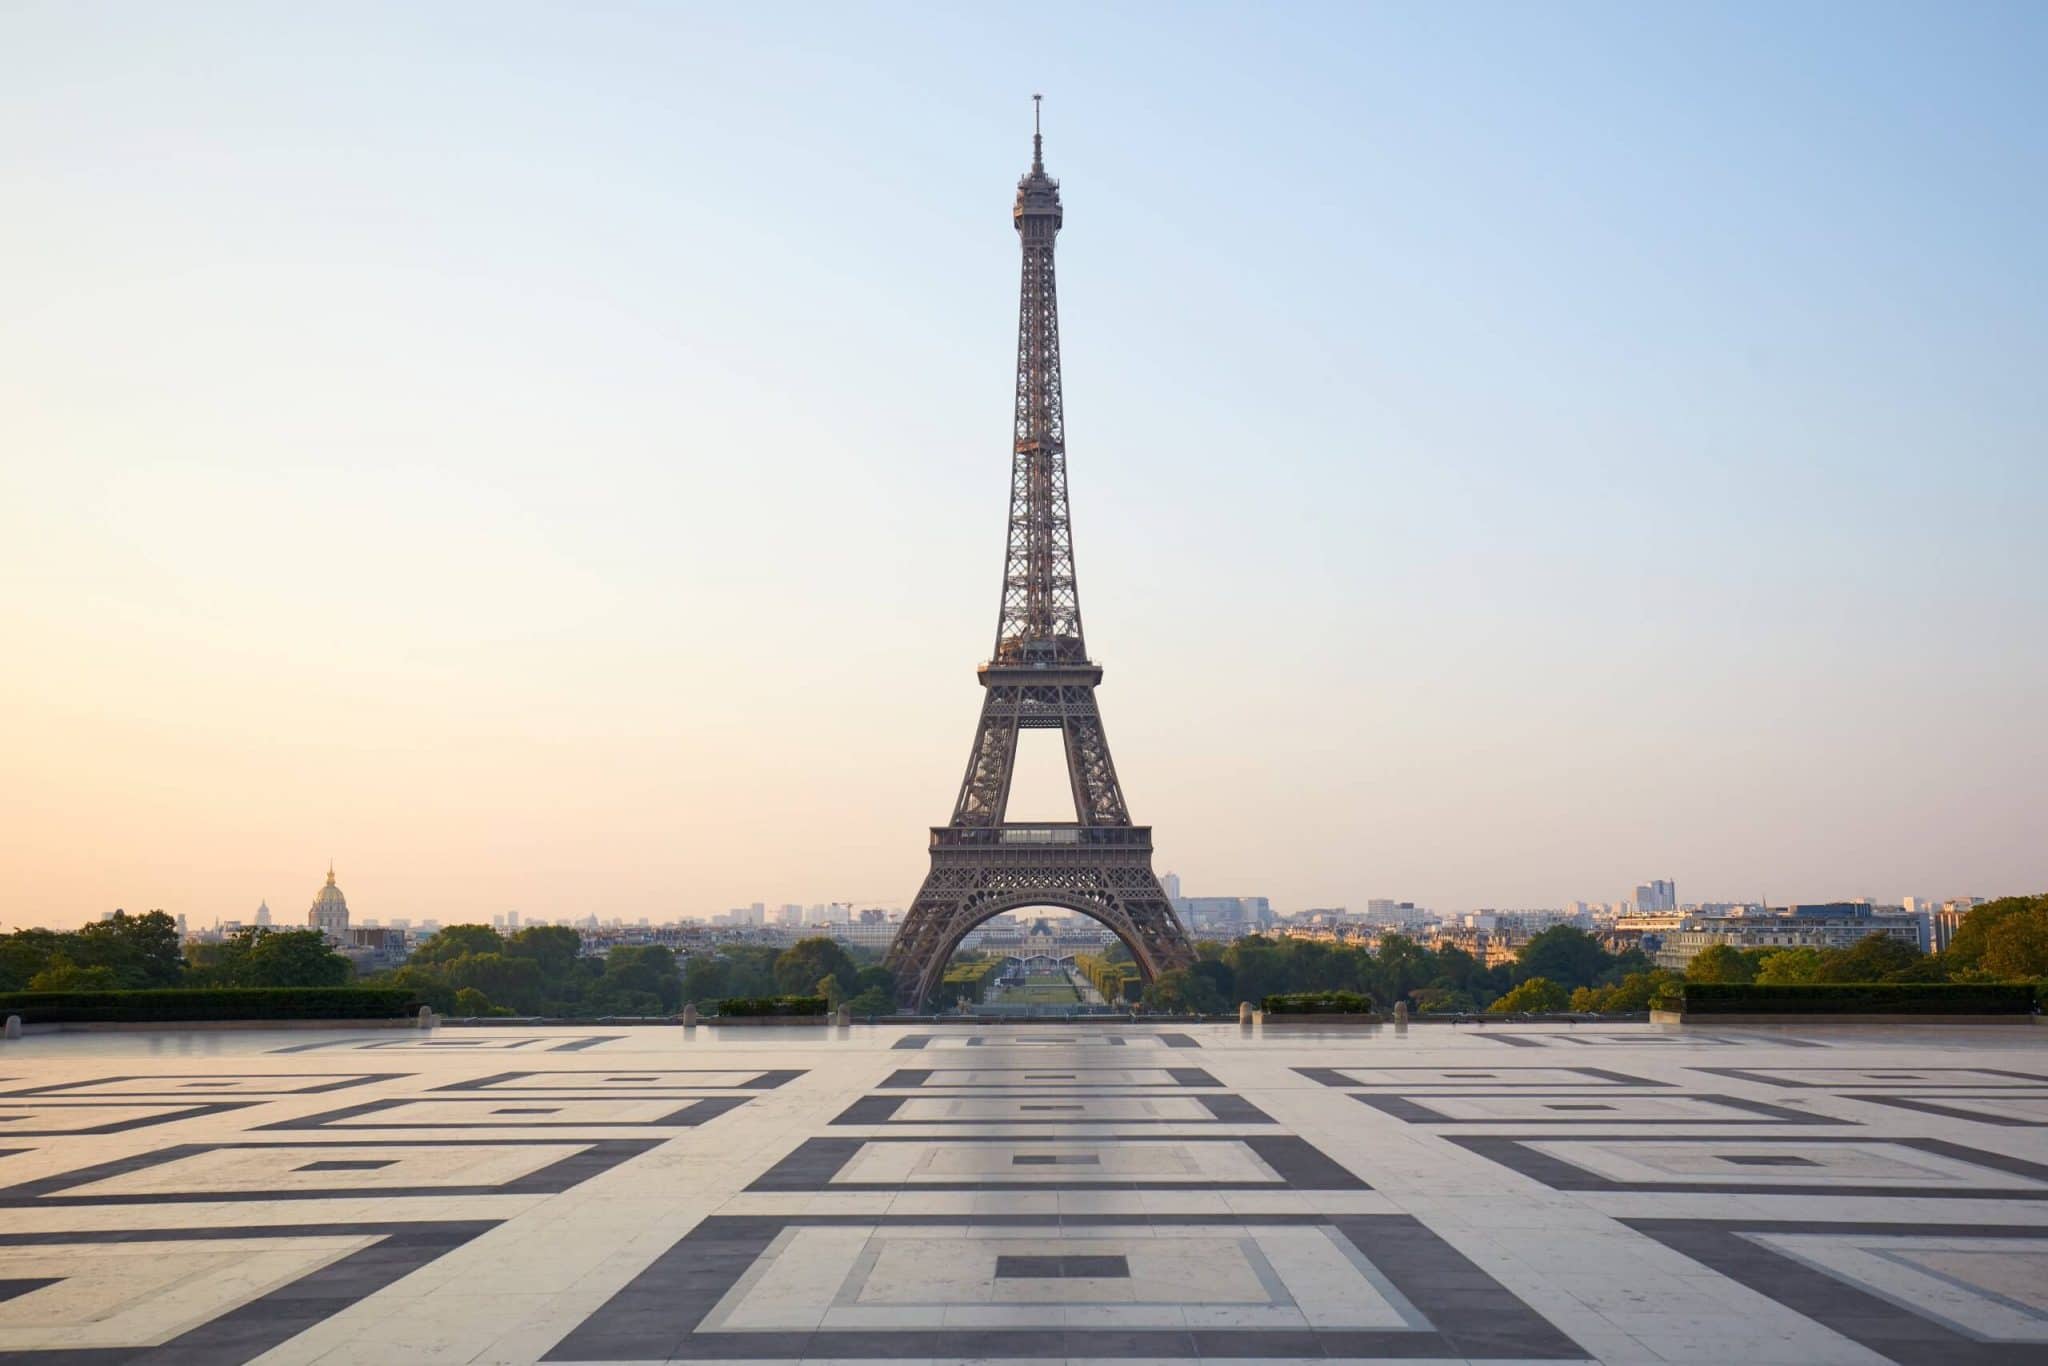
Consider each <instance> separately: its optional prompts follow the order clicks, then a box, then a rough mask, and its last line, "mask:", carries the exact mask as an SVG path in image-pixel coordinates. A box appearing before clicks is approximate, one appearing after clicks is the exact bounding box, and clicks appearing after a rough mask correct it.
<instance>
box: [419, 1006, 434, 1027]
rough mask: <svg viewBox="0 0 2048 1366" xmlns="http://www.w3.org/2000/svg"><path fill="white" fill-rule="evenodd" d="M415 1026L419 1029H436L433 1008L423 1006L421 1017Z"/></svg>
mask: <svg viewBox="0 0 2048 1366" xmlns="http://www.w3.org/2000/svg"><path fill="white" fill-rule="evenodd" d="M414 1025H415V1027H417V1028H419V1029H432V1028H433V1027H434V1008H433V1007H432V1006H421V1007H420V1013H419V1017H418V1018H417V1019H416V1020H415V1021H414Z"/></svg>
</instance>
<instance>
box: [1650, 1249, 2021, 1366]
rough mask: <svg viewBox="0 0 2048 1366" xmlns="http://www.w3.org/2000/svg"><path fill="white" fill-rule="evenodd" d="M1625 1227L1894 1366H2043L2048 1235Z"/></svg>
mask: <svg viewBox="0 0 2048 1366" xmlns="http://www.w3.org/2000/svg"><path fill="white" fill-rule="evenodd" d="M1627 1223H1628V1224H1629V1226H1630V1227H1631V1228H1634V1229H1635V1230H1637V1231H1638V1232H1641V1233H1644V1234H1646V1235H1648V1236H1649V1237H1651V1238H1654V1239H1656V1240H1657V1241H1658V1242H1660V1243H1662V1244H1664V1245H1665V1246H1666V1247H1669V1248H1672V1249H1674V1250H1676V1251H1678V1252H1681V1253H1684V1254H1685V1255H1686V1256H1688V1257H1691V1258H1692V1259H1693V1260H1694V1261H1696V1262H1698V1263H1700V1264H1701V1265H1702V1266H1705V1267H1708V1268H1711V1269H1712V1270H1714V1271H1716V1272H1718V1273H1720V1274H1721V1275H1723V1276H1726V1277H1728V1278H1729V1279H1731V1280H1734V1281H1737V1282H1739V1283H1741V1284H1743V1285H1746V1286H1748V1287H1749V1288H1750V1289H1752V1290H1754V1291H1756V1292H1757V1293H1759V1294H1761V1295H1765V1296H1768V1297H1769V1298H1771V1299H1773V1300H1776V1301H1777V1302H1778V1303H1780V1304H1783V1305H1785V1306H1787V1307H1788V1308H1791V1309H1793V1310H1796V1311H1797V1312H1799V1313H1801V1314H1804V1315H1806V1316H1807V1317H1809V1318H1811V1319H1813V1320H1815V1321H1816V1322H1819V1323H1822V1324H1825V1325H1827V1326H1828V1327H1829V1328H1832V1329H1833V1330H1834V1331H1835V1332H1837V1333H1840V1334H1841V1335H1842V1336H1843V1337H1846V1338H1849V1339H1851V1340H1853V1341H1855V1342H1859V1343H1861V1344H1863V1346H1865V1347H1867V1348H1869V1349H1870V1350H1871V1351H1873V1352H1876V1353H1878V1354H1879V1355H1880V1356H1883V1357H1885V1358H1887V1359H1889V1360H1891V1361H1895V1362H1899V1363H1902V1366H2023V1363H2024V1366H2037V1363H2039V1362H2040V1361H2042V1360H2043V1359H2044V1358H2048V1229H2043V1228H2040V1227H2036V1226H2023V1227H2003V1228H2001V1227H1998V1226H1995V1225H1989V1226H1987V1225H1974V1224H1973V1225H1962V1226H1953V1225H1939V1224H1935V1225H1921V1224H1871V1223H1849V1224H1844V1223H1793V1222H1768V1223H1766V1222H1755V1221H1745V1220H1742V1219H1734V1220H1722V1219H1697V1220H1695V1219H1631V1220H1628V1221H1627Z"/></svg>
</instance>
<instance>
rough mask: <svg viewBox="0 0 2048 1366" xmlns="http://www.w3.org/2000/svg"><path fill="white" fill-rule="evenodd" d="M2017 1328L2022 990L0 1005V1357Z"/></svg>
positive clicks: (599, 1358) (518, 1364) (1694, 1337)
mask: <svg viewBox="0 0 2048 1366" xmlns="http://www.w3.org/2000/svg"><path fill="white" fill-rule="evenodd" d="M1182 1359H1224V1360H1240V1361H1257V1362H1261V1363H1279V1362H1288V1361H1304V1360H1317V1361H1326V1360H1331V1359H1341V1360H1347V1361H1405V1362H1416V1361H1432V1362H1488V1363H1503V1362H1517V1361H1524V1362H1526V1361H1600V1362H1606V1363H1615V1364H1616V1366H1623V1364H1628V1366H1649V1364H1650V1363H1663V1362H1694V1363H1727V1362H1742V1363H1755V1364H1756V1366H1773V1364H1775V1363H1784V1364H1785V1366H1792V1364H1793V1363H1797V1364H1798V1366H1810V1364H1813V1363H1844V1364H1845V1366H1846V1364H1847V1363H1881V1362H1886V1361H1890V1362H1898V1363H1904V1364H1905V1366H1980V1364H1982V1366H1991V1364H1994V1363H1995V1364H1997V1366H2017V1364H2018V1363H2022V1362H2025V1363H2039V1362H2042V1361H2048V1033H2044V1032H2043V1031H2041V1030H2037V1029H2023V1028H1981V1029H1980V1028H1918V1029H1914V1028H1903V1027H1838V1028H1821V1027H1816V1028H1798V1029H1791V1028H1774V1029H1762V1028H1758V1029H1717V1030H1711V1031H1678V1030H1666V1029H1662V1028H1658V1027H1654V1026H1647V1025H1643V1026H1627V1025H1602V1026H1586V1027H1582V1028H1577V1029H1571V1028H1563V1027H1559V1026H1540V1027H1538V1026H1528V1027H1518V1026H1489V1027H1486V1028H1484V1029H1476V1028H1471V1027H1463V1026H1460V1027H1452V1026H1443V1025H1417V1026H1414V1027H1412V1028H1409V1029H1406V1030H1404V1031H1400V1032H1397V1031H1395V1030H1394V1029H1392V1028H1383V1029H1376V1030H1370V1031H1351V1030H1346V1031H1317V1030H1314V1029H1312V1028H1301V1027H1288V1028H1281V1027H1275V1028H1272V1029H1267V1030H1263V1031H1261V1030H1255V1029H1248V1028H1247V1029H1240V1028H1239V1027H1237V1026H1191V1027H1190V1026H1176V1027H1171V1028H1153V1027H1145V1026H1142V1025H1139V1026H1104V1027H1085V1026H1065V1025H1057V1024H1047V1025H1033V1026H1026V1027H1020V1028H993V1027H979V1028H975V1027H959V1028H946V1027H934V1026H916V1027H887V1026H876V1027H866V1026H856V1027H854V1028H851V1029H844V1030H836V1029H828V1028H780V1029H777V1028H733V1029H723V1030H721V1029H714V1028H711V1027H703V1028H698V1029H695V1030H690V1031H684V1030H681V1029H673V1028H659V1029H618V1028H591V1029H574V1028H563V1027H555V1028H548V1029H523V1028H460V1027H445V1028H442V1029H438V1030H434V1031H431V1032H418V1031H410V1030H407V1031H396V1030H393V1031H362V1032H343V1031H304V1030H294V1031H276V1032H269V1031H261V1032H258V1031H232V1032H230V1031H222V1032H192V1033H162V1034H60V1035H39V1036H32V1037H30V1038H28V1039H25V1040H22V1041H20V1042H11V1043H7V1044H5V1045H4V1046H0V1366H9V1364H10V1363H37V1364H38V1366H48V1364H54V1363H70V1364H71V1366H129V1364H130V1363H134V1364H136V1366H200V1363H208V1364H211V1363H242V1362H263V1363H271V1364H274V1366H310V1364H311V1363H320V1364H321V1366H350V1364H352V1363H363V1364H371V1363H375V1364H378V1366H381V1364H382V1363H394V1362H403V1363H472V1362H473V1363H502V1364H503V1366H528V1364H529V1363H537V1362H565V1363H566V1362H579V1363H590V1364H594V1363H663V1362H707V1361H734V1362H750V1363H761V1362H800V1361H889V1362H893V1363H917V1362H956V1361H1019V1362H1031V1363H1037V1364H1038V1366H1044V1364H1045V1363H1048V1362H1059V1361H1073V1362H1104V1363H1111V1362H1114V1363H1119V1366H1130V1364H1131V1363H1135V1362H1140V1361H1146V1362H1150V1361H1163V1360H1182Z"/></svg>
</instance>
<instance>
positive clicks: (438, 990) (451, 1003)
mask: <svg viewBox="0 0 2048 1366" xmlns="http://www.w3.org/2000/svg"><path fill="white" fill-rule="evenodd" d="M369 985H372V986H380V987H399V988H401V989H403V990H405V991H407V992H410V993H411V994H412V997H413V999H414V1000H416V1001H418V1002H420V1003H421V1004H422V1005H429V1006H432V1007H433V1008H434V1009H435V1010H436V1011H437V1012H439V1013H440V1014H442V1015H469V1014H488V1013H489V1012H487V1011H469V1010H464V1009H462V1008H461V1007H460V1006H458V1005H457V1004H456V1002H457V1000H458V999H459V998H460V997H461V995H462V993H461V992H458V991H457V990H456V989H455V988H454V987H451V986H449V985H448V979H447V978H445V977H443V976H442V975H441V974H440V973H439V972H436V971H435V970H434V969H432V968H423V967H415V966H413V965H412V964H411V963H407V964H405V965H404V966H403V967H398V968H394V969H392V970H391V971H390V972H386V973H380V974H379V975H378V976H376V977H373V978H371V979H370V982H369Z"/></svg>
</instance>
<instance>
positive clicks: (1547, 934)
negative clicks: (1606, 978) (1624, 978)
mask: <svg viewBox="0 0 2048 1366" xmlns="http://www.w3.org/2000/svg"><path fill="white" fill-rule="evenodd" d="M1613 966H1614V955H1613V954H1611V953H1609V952H1608V951H1607V950H1606V949H1604V948H1602V947H1600V941H1599V940H1597V939H1595V938H1594V937H1593V936H1592V935H1590V934H1587V933H1586V932H1585V931H1584V930H1580V929H1574V928H1572V927H1571V926H1570V925H1552V926H1551V927H1550V928H1549V929H1547V930H1545V931H1543V933H1541V934H1539V935H1536V936H1535V937H1534V938H1532V939H1530V941H1529V942H1528V943H1527V944H1524V945H1523V946H1522V952H1521V954H1520V955H1519V956H1518V957H1517V958H1516V959H1515V969H1514V972H1515V980H1516V981H1518V982H1526V981H1528V980H1530V979H1531V978H1534V977H1543V978H1547V979H1548V980H1550V981H1553V982H1556V983H1558V984H1560V985H1562V986H1565V987H1589V986H1592V985H1593V984H1594V983H1595V982H1597V981H1599V980H1600V977H1601V974H1603V973H1605V972H1606V971H1607V970H1608V969H1609V968H1611V967H1613Z"/></svg>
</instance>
